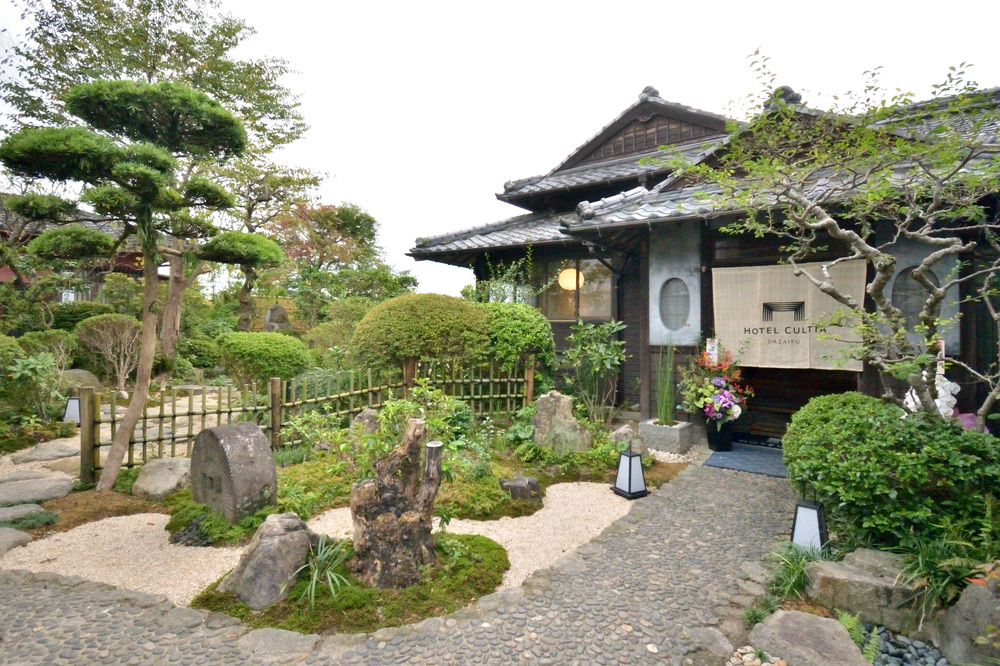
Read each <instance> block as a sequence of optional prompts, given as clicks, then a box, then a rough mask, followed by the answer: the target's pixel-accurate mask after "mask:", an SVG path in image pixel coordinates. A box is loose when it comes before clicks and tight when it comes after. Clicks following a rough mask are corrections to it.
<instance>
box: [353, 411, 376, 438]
mask: <svg viewBox="0 0 1000 666" xmlns="http://www.w3.org/2000/svg"><path fill="white" fill-rule="evenodd" d="M351 426H352V427H355V426H357V427H360V428H364V431H365V434H366V435H374V434H375V433H376V432H378V412H376V411H375V410H374V409H372V408H371V407H365V408H364V409H362V410H361V413H360V414H358V415H357V416H355V417H354V420H353V421H351Z"/></svg>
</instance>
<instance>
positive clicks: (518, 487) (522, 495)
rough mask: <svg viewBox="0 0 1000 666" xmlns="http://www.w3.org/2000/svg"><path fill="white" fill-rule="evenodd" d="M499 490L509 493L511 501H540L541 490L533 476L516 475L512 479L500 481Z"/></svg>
mask: <svg viewBox="0 0 1000 666" xmlns="http://www.w3.org/2000/svg"><path fill="white" fill-rule="evenodd" d="M500 488H502V489H503V490H506V491H507V492H508V493H510V498H511V499H515V500H529V501H533V502H540V501H541V500H542V488H541V486H540V485H538V479H536V478H535V477H533V476H524V475H523V474H518V475H517V476H515V477H514V478H513V479H500Z"/></svg>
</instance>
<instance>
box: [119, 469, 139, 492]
mask: <svg viewBox="0 0 1000 666" xmlns="http://www.w3.org/2000/svg"><path fill="white" fill-rule="evenodd" d="M141 471H142V468H141V467H129V468H127V469H123V470H122V471H121V472H119V473H118V478H117V479H116V480H115V485H114V488H113V489H114V491H115V492H116V493H125V494H126V495H130V494H131V493H132V486H133V485H134V484H135V480H136V479H138V478H139V472H141Z"/></svg>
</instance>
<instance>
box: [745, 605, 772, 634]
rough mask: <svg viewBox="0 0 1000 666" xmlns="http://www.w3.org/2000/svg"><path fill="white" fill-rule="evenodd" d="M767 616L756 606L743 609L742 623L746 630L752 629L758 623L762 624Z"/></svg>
mask: <svg viewBox="0 0 1000 666" xmlns="http://www.w3.org/2000/svg"><path fill="white" fill-rule="evenodd" d="M767 615H768V614H767V613H766V612H765V611H764V609H762V608H759V607H757V606H749V607H747V608H744V609H743V623H744V624H746V626H747V629H752V628H753V627H754V626H756V625H757V624H758V623H760V622H763V621H764V620H765V619H766V618H767Z"/></svg>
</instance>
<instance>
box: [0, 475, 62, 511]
mask: <svg viewBox="0 0 1000 666" xmlns="http://www.w3.org/2000/svg"><path fill="white" fill-rule="evenodd" d="M72 487H73V482H72V481H70V480H69V479H67V478H59V479H51V478H50V479H31V480H29V481H13V482H11V483H4V484H0V507H3V506H15V505H17V504H31V503H37V502H44V501H46V500H50V499H55V498H57V497H65V496H66V495H68V494H69V491H70V489H71V488H72Z"/></svg>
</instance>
